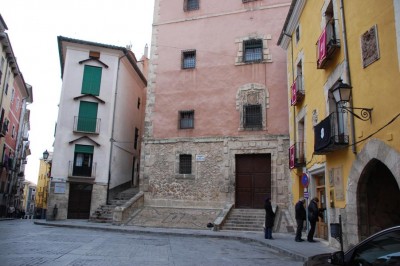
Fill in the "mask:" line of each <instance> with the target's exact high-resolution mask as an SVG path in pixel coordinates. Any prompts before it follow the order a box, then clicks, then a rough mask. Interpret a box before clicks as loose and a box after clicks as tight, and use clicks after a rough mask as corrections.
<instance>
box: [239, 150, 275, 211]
mask: <svg viewBox="0 0 400 266" xmlns="http://www.w3.org/2000/svg"><path fill="white" fill-rule="evenodd" d="M270 193H271V157H270V155H269V154H251V155H250V154H246V155H237V156H236V201H235V203H236V207H237V208H263V207H264V200H265V197H266V195H267V194H270Z"/></svg>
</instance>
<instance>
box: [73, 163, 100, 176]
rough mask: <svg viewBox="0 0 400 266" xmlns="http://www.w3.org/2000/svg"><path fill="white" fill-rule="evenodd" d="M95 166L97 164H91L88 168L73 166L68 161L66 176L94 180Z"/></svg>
mask: <svg viewBox="0 0 400 266" xmlns="http://www.w3.org/2000/svg"><path fill="white" fill-rule="evenodd" d="M96 166H97V163H92V165H91V166H90V167H89V166H75V165H74V162H73V161H69V166H68V176H69V177H75V178H88V179H93V178H96Z"/></svg>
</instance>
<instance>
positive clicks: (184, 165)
mask: <svg viewBox="0 0 400 266" xmlns="http://www.w3.org/2000/svg"><path fill="white" fill-rule="evenodd" d="M179 173H180V174H191V173H192V155H191V154H180V155H179Z"/></svg>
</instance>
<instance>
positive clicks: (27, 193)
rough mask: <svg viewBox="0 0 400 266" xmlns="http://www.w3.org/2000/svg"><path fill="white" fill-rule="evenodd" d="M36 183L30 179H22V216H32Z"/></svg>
mask: <svg viewBox="0 0 400 266" xmlns="http://www.w3.org/2000/svg"><path fill="white" fill-rule="evenodd" d="M35 194H36V185H35V184H34V183H32V182H30V181H27V180H26V181H24V194H23V197H22V211H23V212H24V214H25V215H24V216H23V218H28V219H30V218H33V215H34V213H35Z"/></svg>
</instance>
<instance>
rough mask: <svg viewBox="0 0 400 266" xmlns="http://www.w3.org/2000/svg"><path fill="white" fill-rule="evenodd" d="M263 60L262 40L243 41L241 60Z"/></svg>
mask: <svg viewBox="0 0 400 266" xmlns="http://www.w3.org/2000/svg"><path fill="white" fill-rule="evenodd" d="M262 60H263V41H262V40H261V39H251V40H247V41H244V42H243V61H244V62H258V61H262Z"/></svg>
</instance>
